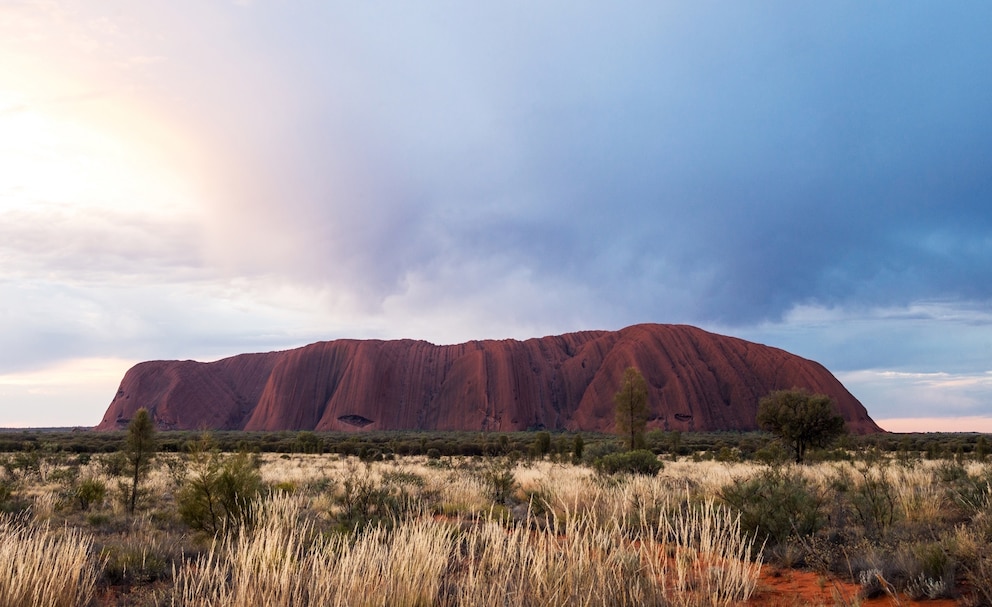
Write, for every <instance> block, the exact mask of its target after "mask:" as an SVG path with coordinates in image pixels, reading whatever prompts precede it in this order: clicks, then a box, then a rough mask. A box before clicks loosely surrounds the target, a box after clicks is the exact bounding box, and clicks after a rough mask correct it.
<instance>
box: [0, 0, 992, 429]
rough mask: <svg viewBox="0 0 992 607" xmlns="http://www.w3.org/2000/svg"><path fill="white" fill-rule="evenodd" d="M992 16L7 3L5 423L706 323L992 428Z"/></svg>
mask: <svg viewBox="0 0 992 607" xmlns="http://www.w3.org/2000/svg"><path fill="white" fill-rule="evenodd" d="M989 31H992V4H990V3H988V2H984V1H980V2H967V1H960V2H953V3H935V2H929V1H927V2H922V1H921V2H913V1H910V2H899V3H892V2H876V3H865V2H855V1H852V2H844V1H835V2H794V1H792V0H788V1H782V2H775V1H771V0H769V1H762V2H696V1H694V2H643V3H640V2H619V3H603V2H584V1H574V0H569V1H551V0H549V1H541V2H517V1H514V0H503V1H501V2H489V1H488V0H483V1H480V2H423V3H410V2H390V1H382V2H328V1H302V0H300V1H294V0H285V1H279V2H276V1H274V0H272V1H269V0H256V1H245V2H224V1H221V0H212V1H204V0H169V1H168V2H165V1H159V0H151V1H148V2H131V1H124V0H64V1H59V0H39V1H28V0H24V1H18V0H0V426H67V425H84V426H88V425H93V424H95V423H97V422H98V421H99V420H100V418H101V416H102V414H103V411H104V409H105V408H106V407H107V405H108V404H109V403H110V400H111V399H112V397H113V395H114V393H115V392H116V389H117V384H118V383H119V381H120V379H121V377H122V376H123V374H124V372H125V371H126V370H127V368H128V367H130V366H131V365H132V364H134V363H136V362H138V361H141V360H148V359H172V358H182V359H186V358H192V359H197V360H214V359H217V358H221V357H224V356H228V355H233V354H236V353H240V352H254V351H268V350H273V349H284V348H289V347H294V346H299V345H303V344H306V343H310V342H313V341H317V340H325V339H334V338H339V337H353V338H399V337H410V338H420V339H426V340H429V341H432V342H434V343H456V342H460V341H465V340H469V339H482V338H508V337H513V338H527V337H536V336H542V335H550V334H558V333H564V332H568V331H575V330H582V329H619V328H622V327H624V326H627V325H631V324H635V323H641V322H661V323H688V324H694V325H697V326H700V327H703V328H706V329H708V330H712V331H716V332H720V333H724V334H729V335H734V336H737V337H742V338H745V339H750V340H754V341H758V342H761V343H766V344H769V345H773V346H777V347H781V348H785V349H787V350H790V351H792V352H794V353H796V354H799V355H801V356H805V357H807V358H812V359H815V360H818V361H820V362H821V363H823V364H824V365H826V366H827V367H828V368H829V369H830V370H831V371H833V372H834V373H835V374H836V375H837V376H838V377H839V378H840V379H841V380H842V381H843V382H844V383H845V385H847V387H848V388H849V389H850V390H851V391H852V392H853V393H854V394H855V396H857V397H858V398H860V399H861V401H862V402H863V403H864V404H865V405H866V406H867V407H868V410H869V412H870V413H871V415H872V416H873V417H874V418H875V419H876V420H878V421H879V422H880V423H881V424H882V426H883V427H886V428H887V429H891V430H939V429H953V430H979V429H980V430H986V431H992V111H990V108H992V70H990V69H989V66H990V65H992V37H990V36H989V35H988V32H989Z"/></svg>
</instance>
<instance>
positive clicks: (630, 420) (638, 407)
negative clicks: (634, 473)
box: [613, 367, 648, 451]
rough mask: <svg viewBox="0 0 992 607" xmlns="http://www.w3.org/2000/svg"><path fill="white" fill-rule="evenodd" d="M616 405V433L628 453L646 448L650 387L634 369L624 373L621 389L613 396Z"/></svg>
mask: <svg viewBox="0 0 992 607" xmlns="http://www.w3.org/2000/svg"><path fill="white" fill-rule="evenodd" d="M613 403H614V404H615V405H616V432H617V434H618V435H620V437H621V438H622V439H623V441H624V444H625V445H626V447H627V450H628V451H632V450H634V449H643V448H644V430H645V428H647V424H648V385H647V382H646V381H644V376H643V375H641V372H640V371H638V370H637V369H636V368H634V367H627V370H626V371H624V372H623V380H622V381H621V383H620V389H619V390H618V391H617V393H616V394H615V395H614V396H613Z"/></svg>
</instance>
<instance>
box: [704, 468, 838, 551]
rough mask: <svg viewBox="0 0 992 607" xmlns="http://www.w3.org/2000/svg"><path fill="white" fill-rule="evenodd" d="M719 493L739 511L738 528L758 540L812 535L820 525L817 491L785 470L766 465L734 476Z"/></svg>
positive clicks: (778, 539) (770, 540)
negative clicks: (753, 473)
mask: <svg viewBox="0 0 992 607" xmlns="http://www.w3.org/2000/svg"><path fill="white" fill-rule="evenodd" d="M719 495H720V498H721V499H722V500H723V501H724V502H725V503H726V504H727V505H728V506H730V507H731V508H733V509H735V510H736V511H738V512H740V515H741V529H743V530H744V531H745V532H746V533H752V534H754V535H755V536H756V537H757V539H758V540H759V541H764V542H768V543H770V544H779V543H784V542H785V541H786V540H788V539H789V538H790V537H792V536H798V537H805V536H809V535H812V534H813V533H814V532H816V530H817V529H819V528H820V526H821V525H822V524H823V516H822V513H821V505H822V502H823V500H822V499H821V497H820V495H819V492H818V491H817V490H816V489H815V488H814V487H812V486H811V484H810V483H809V481H807V480H806V478H805V477H803V476H802V475H801V474H798V473H796V472H794V471H789V470H788V469H783V468H769V469H767V470H765V471H764V472H762V473H761V474H758V475H757V476H752V477H748V478H744V479H737V480H735V481H733V482H732V483H730V484H728V485H725V486H724V487H722V488H721V489H720V491H719Z"/></svg>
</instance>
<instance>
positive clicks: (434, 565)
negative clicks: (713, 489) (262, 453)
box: [172, 496, 761, 607]
mask: <svg viewBox="0 0 992 607" xmlns="http://www.w3.org/2000/svg"><path fill="white" fill-rule="evenodd" d="M298 499H299V498H298V497H297V496H276V497H274V498H272V500H271V501H269V502H267V503H266V504H265V505H264V506H263V507H262V508H261V512H262V516H261V519H262V521H263V522H262V523H261V524H260V525H259V526H257V527H256V528H254V529H252V530H249V531H246V532H245V533H243V534H241V535H240V536H237V537H227V538H225V539H222V540H218V542H216V543H215V544H214V545H213V547H212V548H211V550H210V551H209V552H208V553H207V554H205V555H204V556H202V557H201V558H199V559H196V560H191V561H189V562H187V563H186V564H185V565H184V566H182V567H180V568H179V569H178V571H177V572H176V573H175V575H174V577H175V583H176V584H175V589H174V593H173V598H172V604H173V605H174V606H182V607H207V606H210V607H247V606H249V605H294V606H298V607H308V606H311V605H322V606H323V605H327V606H349V607H352V606H354V607H362V606H373V605H394V606H398V607H404V606H406V607H420V606H424V607H426V606H434V605H437V606H441V607H446V606H452V607H454V606H462V607H475V606H489V605H500V604H502V605H511V604H512V605H522V606H524V607H527V606H533V607H538V606H541V607H545V606H552V607H554V606H559V607H565V606H569V605H586V606H590V607H595V606H602V607H606V606H617V607H623V606H628V605H629V606H634V605H669V604H673V605H713V606H724V605H729V604H731V603H732V602H734V601H738V600H746V599H747V598H748V597H749V596H750V594H751V592H752V591H753V589H754V586H755V583H756V581H757V576H758V573H759V571H760V567H761V558H760V555H756V554H754V550H753V541H752V540H748V539H746V538H745V536H744V535H743V534H741V530H740V523H739V520H738V519H737V518H735V517H732V516H731V514H730V512H729V510H727V509H725V508H721V507H717V506H714V505H713V503H712V502H709V503H706V504H704V505H703V506H702V507H699V508H695V509H691V510H686V511H685V512H683V513H682V514H679V515H677V516H676V517H675V518H674V520H673V521H671V522H669V521H668V520H667V519H663V520H659V521H658V522H654V523H653V524H650V525H649V524H645V522H644V521H646V520H647V519H646V518H645V516H644V512H641V517H640V519H639V520H640V521H641V522H640V523H639V524H637V523H634V524H632V523H631V522H630V521H631V520H632V518H631V517H629V516H615V517H613V523H612V524H611V525H605V524H603V521H602V520H601V519H599V518H596V517H592V516H589V515H587V514H585V513H584V511H576V510H569V509H565V511H564V513H563V515H562V516H561V517H560V518H558V517H557V515H555V514H553V513H552V514H551V515H550V516H552V517H553V518H555V520H553V521H552V524H550V525H544V526H542V525H538V521H537V520H535V519H534V518H533V517H531V516H530V515H529V514H528V515H527V516H526V518H525V519H524V520H523V521H520V522H519V523H518V524H515V525H510V526H507V525H506V524H504V523H500V522H496V521H495V520H494V519H493V518H492V517H481V518H479V519H476V520H475V522H473V523H471V524H470V525H469V526H467V527H466V526H464V525H463V524H462V522H463V521H461V522H451V523H448V522H446V521H443V520H442V521H438V520H435V519H434V518H433V517H432V516H428V515H426V514H419V515H415V516H411V517H409V518H406V519H404V520H400V521H396V522H395V523H394V524H392V525H388V526H386V525H378V526H374V527H368V528H365V529H356V530H354V531H352V532H349V533H345V534H337V535H329V536H328V535H322V534H319V533H317V532H316V531H315V530H314V528H313V527H312V526H311V524H310V523H307V522H304V523H300V522H298V518H299V517H298V514H299V512H300V507H302V502H298V501H295V500H298ZM294 504H298V505H299V507H296V506H294ZM653 512H654V510H652V513H653ZM617 514H620V513H619V512H617ZM758 552H760V551H758ZM671 555H674V559H673V558H672V557H671ZM679 563H682V564H681V565H680V564H679Z"/></svg>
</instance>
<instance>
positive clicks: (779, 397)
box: [758, 388, 844, 464]
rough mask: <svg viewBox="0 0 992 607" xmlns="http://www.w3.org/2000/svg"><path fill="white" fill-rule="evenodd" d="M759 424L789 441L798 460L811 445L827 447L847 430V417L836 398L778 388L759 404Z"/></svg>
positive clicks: (801, 461)
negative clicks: (837, 410)
mask: <svg viewBox="0 0 992 607" xmlns="http://www.w3.org/2000/svg"><path fill="white" fill-rule="evenodd" d="M758 425H759V426H761V428H763V429H765V430H768V431H769V432H771V433H772V434H775V435H776V436H778V437H780V438H781V439H783V440H784V441H786V442H788V443H789V444H790V445H791V447H792V449H793V451H794V452H795V455H796V463H797V464H801V463H803V461H804V460H805V458H806V450H807V449H808V448H809V447H825V446H827V445H828V444H830V443H831V442H832V441H833V440H834V439H836V438H837V437H839V436H840V435H842V434H843V433H844V418H843V417H841V416H840V415H837V413H835V412H834V406H833V400H831V398H830V397H829V396H826V395H824V394H811V393H810V392H808V391H807V390H803V389H800V388H793V389H792V390H776V391H775V392H772V393H771V394H769V395H768V396H766V397H764V398H763V399H761V401H760V402H759V403H758Z"/></svg>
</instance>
